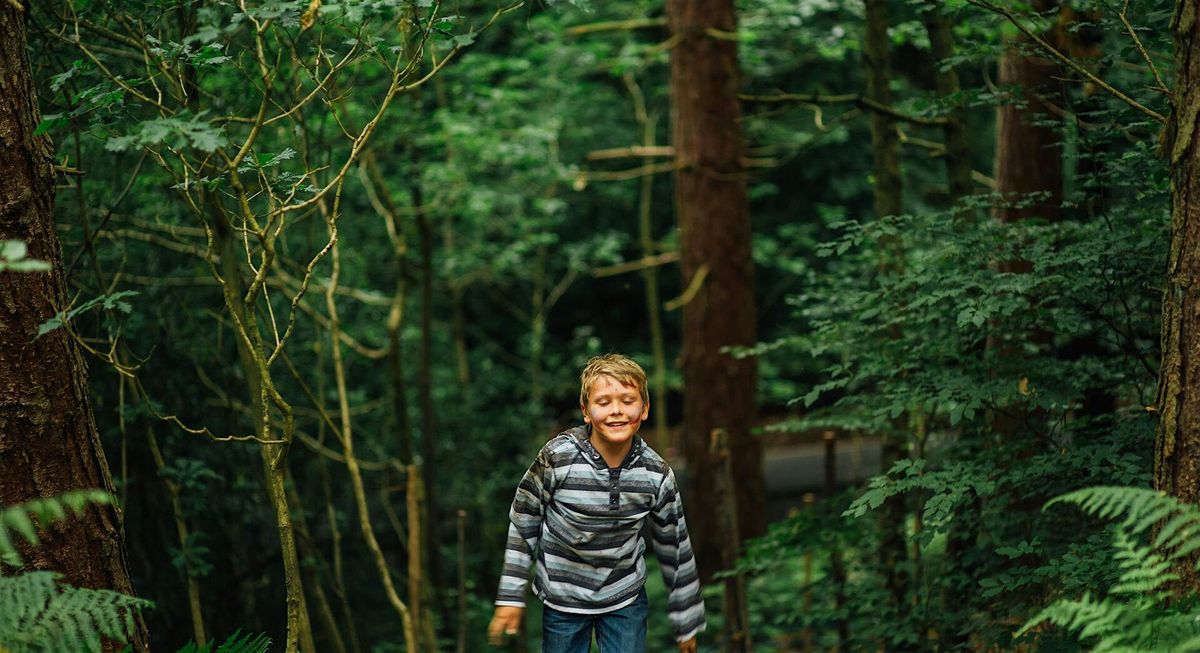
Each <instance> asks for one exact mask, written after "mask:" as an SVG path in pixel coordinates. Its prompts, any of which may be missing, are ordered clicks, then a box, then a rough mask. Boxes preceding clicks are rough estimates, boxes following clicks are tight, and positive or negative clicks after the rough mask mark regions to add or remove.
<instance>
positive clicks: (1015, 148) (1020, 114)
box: [995, 0, 1062, 271]
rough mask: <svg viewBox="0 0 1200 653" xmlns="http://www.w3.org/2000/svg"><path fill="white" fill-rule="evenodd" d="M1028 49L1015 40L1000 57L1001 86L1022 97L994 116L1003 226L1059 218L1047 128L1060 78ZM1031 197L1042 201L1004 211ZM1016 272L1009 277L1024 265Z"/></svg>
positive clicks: (1054, 135) (1055, 155)
mask: <svg viewBox="0 0 1200 653" xmlns="http://www.w3.org/2000/svg"><path fill="white" fill-rule="evenodd" d="M1057 4H1058V3H1057V1H1056V0H1036V1H1035V2H1034V3H1033V5H1034V9H1035V10H1036V11H1039V12H1045V11H1049V10H1051V9H1053V8H1054V7H1055V6H1056V5H1057ZM1029 47H1030V42H1029V40H1028V39H1026V38H1024V37H1022V38H1018V39H1014V40H1013V41H1012V42H1011V43H1010V44H1009V47H1007V48H1005V50H1004V54H1003V55H1001V57H1000V74H999V80H998V83H999V85H1000V86H1001V87H1002V88H1007V87H1018V88H1020V89H1021V92H1022V94H1023V97H1020V98H1014V100H1015V102H1009V103H1007V104H1004V105H1002V106H1001V107H1000V108H999V110H998V112H997V115H996V159H995V176H996V190H997V191H998V192H999V193H1000V195H1001V196H1002V198H1003V200H1004V201H1005V204H1002V205H1001V206H1000V207H998V208H997V209H996V217H997V218H998V219H1000V220H1002V221H1004V222H1014V221H1017V220H1023V219H1025V218H1029V217H1034V216H1037V217H1042V218H1046V219H1050V220H1054V219H1057V218H1058V216H1059V214H1060V212H1061V210H1060V207H1061V205H1062V145H1061V142H1062V136H1061V135H1060V134H1059V133H1058V131H1057V130H1055V129H1054V127H1053V126H1051V125H1050V124H1046V123H1047V121H1049V120H1054V114H1053V113H1052V112H1051V110H1050V103H1053V104H1057V105H1061V103H1062V100H1061V98H1062V85H1061V82H1060V81H1059V78H1060V77H1061V73H1060V70H1059V67H1058V66H1057V65H1056V64H1055V63H1054V62H1052V61H1050V60H1048V59H1046V58H1044V57H1041V56H1038V55H1035V54H1033V53H1032V52H1031V51H1029V50H1028V48H1029ZM1029 193H1040V194H1041V196H1040V197H1039V198H1038V199H1037V200H1036V201H1034V202H1032V203H1028V205H1027V206H1021V207H1017V206H1008V205H1007V204H1008V203H1012V202H1018V201H1021V200H1023V199H1025V196H1026V195H1028V194H1029ZM1016 267H1017V268H1018V269H1015V270H1013V271H1021V269H1020V268H1022V267H1024V268H1028V265H1027V264H1025V265H1024V266H1021V265H1017V266H1016Z"/></svg>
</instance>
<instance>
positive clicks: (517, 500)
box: [496, 449, 554, 607]
mask: <svg viewBox="0 0 1200 653" xmlns="http://www.w3.org/2000/svg"><path fill="white" fill-rule="evenodd" d="M548 458H549V454H548V453H547V451H546V450H545V449H542V450H541V451H540V452H538V456H537V458H536V459H535V460H534V461H533V464H532V465H530V466H529V470H528V471H526V472H525V476H524V477H523V478H522V479H521V483H520V485H518V486H517V494H516V496H515V497H514V498H513V503H512V508H511V509H510V510H509V512H508V519H509V525H508V539H507V540H506V542H505V545H504V570H503V571H502V572H501V573H500V589H499V591H498V592H497V594H496V605H511V606H517V607H524V606H525V594H526V590H528V589H529V570H530V567H531V566H532V565H533V556H534V554H535V551H536V550H537V547H538V541H539V540H540V539H541V533H542V517H543V514H544V511H545V509H546V504H547V503H549V501H550V495H551V492H552V491H553V481H554V467H553V466H552V465H550V462H549V459H548Z"/></svg>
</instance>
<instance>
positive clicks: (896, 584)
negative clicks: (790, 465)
mask: <svg viewBox="0 0 1200 653" xmlns="http://www.w3.org/2000/svg"><path fill="white" fill-rule="evenodd" d="M887 2H888V0H866V3H865V4H866V34H865V35H864V38H863V64H864V66H865V71H864V72H865V74H866V81H867V93H866V95H867V97H868V98H870V99H872V100H874V101H875V102H878V103H880V104H882V105H884V106H891V105H892V92H891V89H890V86H889V85H890V83H891V78H892V65H891V54H890V52H889V51H888V45H889V40H888V35H887V30H888V14H887ZM871 152H872V159H873V162H872V163H873V165H872V171H873V175H874V177H875V188H874V195H875V198H874V199H875V217H876V218H877V219H882V218H886V217H888V216H892V215H898V214H900V213H901V212H902V210H903V190H904V179H903V176H902V174H901V171H900V138H899V135H898V134H897V133H896V126H895V119H894V118H893V117H892V116H889V115H887V114H885V113H882V112H879V111H875V112H872V113H871ZM883 250H884V251H883V253H882V256H883V259H882V260H881V261H880V270H881V271H884V272H886V271H895V270H897V269H899V268H900V267H901V266H902V265H903V258H902V254H901V252H900V251H899V243H898V242H896V241H895V240H894V239H892V240H889V241H887V242H884V243H883ZM899 335H900V334H899V333H898V332H897V333H895V334H893V336H894V337H899ZM907 421H908V418H907V416H906V415H905V416H901V417H899V418H897V419H895V420H893V423H892V425H891V428H889V429H888V432H886V433H884V434H883V437H882V451H881V463H882V466H883V469H889V468H890V467H891V466H892V464H894V463H895V462H897V461H898V460H900V459H901V458H904V457H905V456H906V455H907V452H906V446H905V445H906V444H907V440H908V437H907V431H908V425H907ZM907 512H908V511H907V507H906V505H905V500H904V496H903V495H901V496H895V497H891V498H889V499H888V500H887V501H885V502H884V504H883V506H882V510H881V512H880V517H879V528H880V531H881V532H880V541H879V563H880V570H881V572H882V575H883V578H884V584H885V586H886V588H887V592H888V596H889V597H890V599H891V602H892V610H893V611H894V612H895V614H904V613H905V612H906V610H907V604H908V603H907V602H908V593H909V587H910V585H911V583H910V582H909V575H908V572H907V571H905V569H906V568H907V567H908V565H907V564H905V563H907V562H908V546H907V543H906V537H905V523H904V522H905V517H906V516H907ZM889 643H890V644H892V645H893V646H899V644H898V642H897V641H892V642H889ZM897 650H908V649H907V648H902V647H901V648H897Z"/></svg>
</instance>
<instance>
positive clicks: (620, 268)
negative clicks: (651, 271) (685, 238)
mask: <svg viewBox="0 0 1200 653" xmlns="http://www.w3.org/2000/svg"><path fill="white" fill-rule="evenodd" d="M678 260H679V252H677V251H676V252H665V253H663V254H659V255H657V256H644V257H642V258H640V259H637V260H636V261H629V262H626V263H618V264H616V265H609V266H606V267H602V268H596V269H595V270H592V276H593V277H595V278H597V279H599V278H601V277H611V276H615V275H618V274H624V273H626V272H636V271H638V270H644V269H646V268H652V267H655V266H659V265H666V264H667V263H674V262H676V261H678Z"/></svg>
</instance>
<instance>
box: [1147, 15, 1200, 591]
mask: <svg viewBox="0 0 1200 653" xmlns="http://www.w3.org/2000/svg"><path fill="white" fill-rule="evenodd" d="M1171 27H1172V31H1173V32H1174V37H1175V91H1174V97H1173V98H1172V105H1173V109H1174V111H1173V112H1172V115H1171V122H1170V125H1169V126H1168V133H1169V135H1170V140H1169V144H1170V157H1171V158H1170V166H1171V246H1170V251H1169V253H1168V257H1167V276H1166V286H1165V290H1164V292H1163V312H1162V367H1161V369H1160V371H1159V380H1158V402H1157V408H1158V413H1159V422H1158V432H1157V434H1156V437H1155V441H1154V487H1155V488H1156V489H1158V490H1161V491H1163V492H1166V493H1168V494H1171V495H1173V496H1176V497H1178V498H1180V499H1182V500H1183V501H1185V502H1188V503H1196V502H1197V501H1200V384H1198V383H1197V381H1196V380H1197V379H1198V378H1200V355H1197V352H1200V311H1197V307H1200V285H1197V284H1196V283H1194V282H1193V279H1196V278H1200V148H1198V147H1197V145H1198V143H1197V141H1198V138H1197V136H1198V134H1197V132H1196V120H1197V114H1198V113H1200V9H1197V6H1196V4H1195V2H1193V1H1192V0H1178V1H1177V2H1176V5H1175V19H1174V21H1173V22H1172V26H1171ZM1198 558H1200V554H1197V553H1193V554H1192V555H1190V556H1188V558H1187V559H1185V560H1180V561H1178V564H1176V565H1175V569H1174V570H1173V571H1174V572H1175V573H1177V574H1179V578H1180V580H1179V589H1180V590H1181V591H1186V592H1193V591H1196V590H1197V589H1198V588H1200V571H1197V569H1196V562H1197V559H1198Z"/></svg>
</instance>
